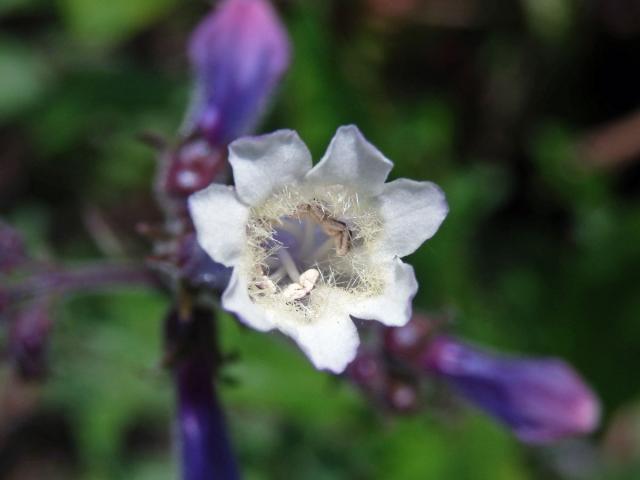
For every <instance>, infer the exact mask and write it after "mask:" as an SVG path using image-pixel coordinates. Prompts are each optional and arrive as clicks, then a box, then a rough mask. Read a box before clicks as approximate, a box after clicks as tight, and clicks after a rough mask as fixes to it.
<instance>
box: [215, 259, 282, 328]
mask: <svg viewBox="0 0 640 480" xmlns="http://www.w3.org/2000/svg"><path fill="white" fill-rule="evenodd" d="M222 308H224V309H225V310H227V311H229V312H231V313H235V314H236V316H237V317H238V318H239V319H240V321H241V322H242V323H244V324H246V325H248V326H250V327H251V328H255V329H256V330H260V331H261V332H266V331H267V330H271V329H272V328H273V323H272V322H271V320H269V318H268V316H267V314H266V312H265V310H264V308H262V307H259V306H258V305H256V304H255V303H254V302H253V301H252V300H251V298H249V292H248V291H247V279H246V278H245V277H244V275H242V274H241V273H240V272H239V271H238V269H237V268H234V269H233V273H232V274H231V280H229V285H228V286H227V288H226V290H225V291H224V293H223V294H222Z"/></svg>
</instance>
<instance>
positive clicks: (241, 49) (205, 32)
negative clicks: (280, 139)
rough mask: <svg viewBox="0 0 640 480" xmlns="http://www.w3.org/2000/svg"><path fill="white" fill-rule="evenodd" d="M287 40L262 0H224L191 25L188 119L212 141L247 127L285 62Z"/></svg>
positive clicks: (223, 139)
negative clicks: (193, 87) (192, 74)
mask: <svg viewBox="0 0 640 480" xmlns="http://www.w3.org/2000/svg"><path fill="white" fill-rule="evenodd" d="M289 50H290V46H289V40H288V38H287V34H286V32H285V30H284V27H283V26H282V24H281V22H280V20H279V18H278V16H277V14H276V12H275V11H274V10H273V7H272V6H271V4H270V3H269V2H268V1H267V0H224V1H223V2H222V3H221V4H220V6H219V7H218V8H217V9H216V10H215V11H214V12H212V13H211V14H210V15H209V16H207V17H206V18H205V19H204V20H203V21H202V23H200V25H198V27H197V28H196V30H195V31H194V33H193V35H192V37H191V41H190V44H189V58H190V60H191V64H192V66H193V69H194V70H195V75H196V92H195V100H194V103H193V105H192V109H191V112H190V118H188V122H189V123H190V126H191V128H192V129H193V130H195V131H199V132H201V133H202V134H204V136H205V137H206V138H207V140H208V141H209V142H210V143H211V144H212V145H221V144H226V143H228V142H230V141H231V140H233V139H235V138H237V137H238V136H241V135H243V134H245V133H248V132H249V130H250V129H251V128H252V127H253V126H254V124H255V123H256V121H257V120H258V117H259V115H260V114H261V112H262V109H263V108H264V106H265V103H266V102H267V100H268V98H269V96H270V94H271V93H272V92H273V89H274V87H275V86H276V84H277V83H278V80H279V79H280V77H281V76H282V74H283V73H284V71H285V70H286V69H287V66H288V65H289Z"/></svg>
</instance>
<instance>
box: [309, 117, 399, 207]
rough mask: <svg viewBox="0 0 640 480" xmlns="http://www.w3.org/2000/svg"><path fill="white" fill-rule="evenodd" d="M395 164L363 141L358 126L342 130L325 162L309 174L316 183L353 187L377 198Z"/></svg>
mask: <svg viewBox="0 0 640 480" xmlns="http://www.w3.org/2000/svg"><path fill="white" fill-rule="evenodd" d="M392 167H393V162H392V161H391V160H389V159H388V158H386V157H385V156H384V155H383V154H382V153H380V151H379V150H378V149H377V148H376V147H374V146H373V145H371V144H370V143H369V142H368V141H367V139H365V138H364V136H363V135H362V133H361V132H360V130H358V127H356V126H355V125H347V126H345V127H340V128H339V129H338V131H337V132H336V134H335V135H334V137H333V139H332V140H331V143H330V144H329V148H328V149H327V152H326V153H325V154H324V157H322V160H320V162H318V164H317V165H316V166H315V167H314V168H313V170H311V171H310V172H309V173H308V174H307V179H308V180H310V181H311V182H314V183H321V184H327V185H353V186H355V187H356V188H357V190H358V192H363V193H368V194H370V195H377V194H378V193H380V191H381V190H382V187H383V185H384V181H385V180H386V179H387V175H389V172H390V171H391V168H392Z"/></svg>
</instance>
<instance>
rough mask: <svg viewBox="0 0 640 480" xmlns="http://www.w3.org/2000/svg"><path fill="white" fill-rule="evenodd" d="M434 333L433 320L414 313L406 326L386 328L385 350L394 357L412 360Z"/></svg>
mask: <svg viewBox="0 0 640 480" xmlns="http://www.w3.org/2000/svg"><path fill="white" fill-rule="evenodd" d="M432 332H433V322H432V320H431V319H430V318H428V317H426V316H425V315H421V314H419V313H414V314H413V316H412V317H411V320H410V321H409V323H407V324H406V325H403V326H402V327H395V328H394V327H390V328H385V331H384V346H385V350H386V351H387V352H389V353H390V354H391V355H392V356H394V357H397V358H401V359H403V360H411V359H412V358H413V357H414V356H415V355H416V354H418V353H419V352H420V351H421V350H422V348H423V347H424V344H425V342H426V341H427V339H428V337H429V335H430V334H431V333H432Z"/></svg>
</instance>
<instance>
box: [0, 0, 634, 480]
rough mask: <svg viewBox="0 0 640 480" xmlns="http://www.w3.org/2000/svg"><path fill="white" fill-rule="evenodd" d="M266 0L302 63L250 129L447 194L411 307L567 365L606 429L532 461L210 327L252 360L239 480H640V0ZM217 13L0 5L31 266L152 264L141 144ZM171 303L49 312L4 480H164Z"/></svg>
mask: <svg viewBox="0 0 640 480" xmlns="http://www.w3.org/2000/svg"><path fill="white" fill-rule="evenodd" d="M276 6H277V8H278V10H279V11H280V12H281V14H282V16H283V18H284V21H285V23H286V25H287V28H288V29H289V32H290V35H291V38H292V42H293V45H294V58H293V63H292V67H291V69H290V72H289V73H288V75H287V76H286V78H285V80H284V84H283V86H282V88H281V89H280V92H279V94H278V95H277V97H275V98H274V100H273V103H272V108H271V110H270V112H269V114H268V115H267V117H266V119H265V121H264V122H263V124H262V128H261V130H264V131H269V130H273V129H276V128H281V127H286V128H293V129H295V130H298V131H299V133H300V135H301V137H302V138H303V139H304V140H305V141H306V142H307V143H308V145H309V147H310V148H311V150H312V152H313V154H314V157H315V158H316V159H317V158H319V157H320V156H321V155H322V153H323V151H324V148H325V146H326V145H327V144H328V141H329V139H330V138H331V136H332V134H333V132H334V131H335V129H336V128H337V127H338V126H340V125H342V124H346V123H355V124H357V125H359V126H360V128H361V129H362V131H363V132H364V133H365V135H366V136H367V137H368V138H369V139H370V140H371V141H372V142H373V143H374V144H375V145H377V146H378V147H379V148H380V149H381V150H382V151H383V152H384V153H385V154H386V155H387V156H388V157H389V158H391V159H393V160H394V161H395V162H396V168H395V170H394V172H393V175H394V176H403V177H404V176H406V177H412V178H416V179H429V180H433V181H435V182H437V183H438V184H440V185H441V186H442V187H443V188H444V190H445V192H446V193H447V196H448V199H449V202H450V206H451V213H450V215H449V217H448V219H447V220H446V222H445V223H444V225H443V227H442V229H441V231H440V232H439V233H438V234H437V235H436V237H434V239H433V240H431V241H429V242H428V243H427V244H426V245H425V246H424V247H423V248H422V249H421V250H419V252H418V253H416V254H414V255H413V256H412V258H410V261H411V262H412V263H413V264H414V265H415V266H416V270H417V275H418V279H419V281H420V285H421V288H420V293H419V295H418V297H417V298H416V308H418V309H421V310H422V311H425V312H431V313H436V314H445V315H447V316H448V317H449V318H451V319H452V323H453V328H454V329H455V330H456V331H457V332H458V333H460V334H462V335H464V336H465V337H467V338H469V339H472V340H474V341H477V342H481V343H484V344H487V345H491V346H493V347H495V348H499V349H503V350H508V351H521V352H526V353H529V354H535V355H552V356H562V357H564V358H566V359H567V360H568V361H570V362H571V363H573V364H574V365H575V366H576V368H577V369H578V370H579V371H580V372H581V373H583V374H584V376H585V378H586V379H587V380H588V381H589V382H590V383H591V384H592V386H593V387H594V388H595V389H596V390H597V391H598V392H599V395H600V396H601V399H602V402H603V407H604V426H603V428H602V430H601V432H600V433H599V434H598V435H596V436H595V437H594V438H593V439H592V440H593V442H592V443H587V442H573V443H566V444H561V445H558V446H556V447H554V448H544V449H531V448H526V447H523V446H521V445H519V444H518V443H517V442H516V441H515V440H513V439H512V438H511V436H510V435H509V434H508V433H507V432H505V431H504V430H502V429H501V428H500V427H498V426H496V425H494V424H493V423H492V422H491V421H490V420H488V419H486V418H485V417H483V416H481V415H480V414H476V413H473V412H471V413H464V412H458V411H451V409H449V408H447V409H442V408H439V407H438V405H436V404H433V405H432V404H427V405H425V406H424V409H423V410H422V413H420V414H417V415H414V416H407V417H392V416H388V415H385V414H383V413H380V412H376V411H375V410H374V409H373V408H371V406H370V405H369V403H368V402H367V401H366V399H364V398H362V397H361V396H360V395H359V393H358V392H357V391H356V390H355V389H354V388H353V387H351V386H350V385H348V384H346V383H344V382H339V381H335V380H334V379H332V378H330V377H329V376H328V375H326V374H324V373H319V372H316V371H314V370H313V368H312V367H311V366H310V365H309V364H308V362H307V361H306V359H304V358H303V356H302V355H301V354H300V353H299V352H298V351H297V349H296V348H293V347H291V346H290V345H289V344H288V343H287V341H286V340H284V339H283V338H281V337H279V336H277V335H264V334H260V333H256V332H252V331H246V330H243V329H240V328H239V327H238V326H237V325H236V324H235V323H234V321H233V320H232V319H231V318H229V317H222V320H221V329H222V338H223V344H224V347H225V350H227V351H233V352H237V353H238V354H239V357H240V360H239V361H238V362H236V363H234V364H232V365H230V366H229V367H228V368H227V369H226V370H225V375H226V377H228V381H227V382H225V383H224V384H223V386H222V388H221V390H222V392H221V393H222V395H223V399H224V403H225V404H226V405H227V408H228V412H227V415H228V420H229V423H230V428H231V430H232V434H233V437H234V443H235V445H236V448H237V450H238V455H239V458H240V463H241V464H242V465H243V470H244V472H245V475H246V477H247V478H249V479H254V478H255V479H259V478H302V477H301V476H300V475H301V473H300V472H304V475H303V478H305V479H330V478H363V479H364V478H385V479H386V478H394V479H424V478H439V479H445V478H446V479H470V480H471V479H479V478H480V479H483V478H487V479H489V478H491V479H497V480H499V479H505V480H507V479H508V480H512V479H536V478H554V476H558V477H559V478H590V479H591V478H593V479H595V478H637V477H636V476H634V475H640V471H639V470H635V474H634V470H633V468H634V467H633V465H634V463H635V464H636V465H637V464H638V459H639V458H640V447H639V443H640V440H639V439H640V427H638V426H637V425H638V424H640V422H639V421H638V420H637V418H638V417H637V415H635V414H634V410H635V409H634V404H635V403H636V402H637V400H638V395H639V394H640V385H639V383H638V381H637V377H638V375H637V369H638V367H640V342H639V341H638V339H640V162H638V160H639V159H640V140H639V139H640V125H639V124H640V120H638V117H637V115H638V113H637V109H638V105H639V104H640V54H639V53H640V3H638V2H637V1H633V0H600V1H597V0H583V1H579V0H520V1H514V0H448V1H447V0H404V1H402V2H394V1H391V0H388V1H385V0H368V1H365V0H361V1H338V0H336V1H322V2H321V1H317V2H316V1H312V0H308V1H304V0H288V1H281V2H278V3H277V5H276ZM208 8H209V5H208V4H207V2H204V1H199V0H193V1H180V2H179V1H177V0H111V1H109V2H104V1H102V0H57V1H55V2H49V1H46V0H3V1H2V2H0V213H1V215H2V216H3V217H4V218H5V219H6V220H7V221H10V222H11V223H12V224H14V225H15V226H17V227H19V228H20V229H21V230H22V231H23V232H24V233H25V235H26V237H27V239H28V242H29V246H30V249H31V251H33V252H35V253H36V254H37V255H38V256H39V257H40V258H51V259H54V258H55V259H63V260H65V261H69V262H80V261H83V260H90V259H96V258H128V257H141V256H143V255H145V254H146V253H147V252H148V248H149V246H148V244H147V243H146V242H145V240H144V239H142V238H140V237H139V236H138V235H137V234H135V229H134V226H135V224H136V222H138V221H139V220H147V221H153V220H155V219H157V218H159V213H158V211H157V209H156V207H154V204H153V201H152V196H151V179H152V177H153V174H154V168H155V164H154V160H153V154H152V152H151V151H149V149H148V148H147V147H145V146H144V145H142V144H141V143H140V142H139V141H138V140H137V139H136V136H137V134H139V133H140V132H141V131H145V130H155V131H158V132H161V133H163V134H165V135H167V136H172V135H173V134H174V132H175V131H176V130H177V129H178V127H179V125H180V121H181V119H182V117H183V114H184V110H185V105H186V103H187V100H188V97H189V88H190V77H189V72H188V65H187V61H186V55H185V44H186V39H187V37H188V34H189V31H190V29H192V28H193V26H194V25H195V24H196V23H197V22H198V20H199V19H200V18H201V17H202V16H203V15H204V14H205V13H206V12H207V11H208ZM634 112H636V113H634ZM634 115H635V116H634ZM166 306H167V300H166V299H165V298H163V297H162V296H160V295H159V294H157V293H153V292H148V291H144V290H131V289H130V290H128V291H122V290H120V291H113V292H109V293H107V294H100V295H98V294H92V295H83V296H77V297H75V298H73V299H71V301H68V302H65V303H60V304H58V305H57V306H56V312H55V313H56V325H55V329H54V338H53V351H52V355H51V358H52V363H51V375H50V377H49V379H48V381H47V382H46V383H45V384H44V385H41V386H34V385H32V384H28V385H25V384H21V383H18V382H17V381H16V380H15V379H13V377H12V376H11V375H10V373H9V372H8V370H7V369H6V368H5V369H3V370H1V371H0V375H1V376H2V382H1V383H0V478H11V479H30V478H34V479H35V478H45V475H46V476H47V477H48V478H51V479H53V478H87V479H112V478H113V479H119V478H123V479H124V478H126V479H154V480H156V479H162V478H167V479H169V478H174V476H175V466H174V459H173V456H172V450H171V446H170V437H171V431H172V430H171V428H172V427H171V408H172V399H171V387H170V384H169V381H168V378H167V375H166V373H165V372H164V371H163V370H162V369H161V367H160V366H159V365H160V356H161V353H160V352H161V338H160V337H161V335H160V327H161V325H160V324H161V318H162V315H163V311H164V310H165V308H166ZM436 403H437V402H436ZM614 419H617V420H615V421H613V420H614ZM612 421H613V423H612ZM634 422H635V424H634ZM612 425H613V426H612ZM634 425H635V427H634ZM634 428H635V430H634ZM621 439H622V440H621ZM601 460H602V463H603V465H604V466H600V467H598V468H595V466H596V464H598V465H599V464H600V461H601ZM603 469H604V470H603Z"/></svg>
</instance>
